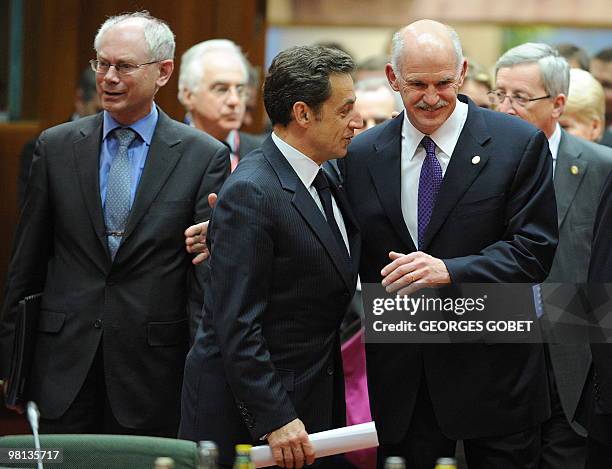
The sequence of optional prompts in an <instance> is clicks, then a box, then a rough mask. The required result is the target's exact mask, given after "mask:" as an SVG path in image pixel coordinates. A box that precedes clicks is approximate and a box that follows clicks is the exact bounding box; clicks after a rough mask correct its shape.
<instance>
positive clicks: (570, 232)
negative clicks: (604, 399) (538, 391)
mask: <svg viewBox="0 0 612 469" xmlns="http://www.w3.org/2000/svg"><path fill="white" fill-rule="evenodd" d="M572 169H573V172H572ZM610 170H612V149H610V148H608V147H605V146H602V145H597V144H595V143H591V142H588V141H586V140H584V139H581V138H578V137H574V136H573V135H570V134H568V133H567V132H565V131H561V141H560V143H559V152H558V155H557V163H556V169H555V176H554V186H555V195H556V200H557V213H558V224H559V245H558V247H557V252H556V254H555V259H554V261H553V265H552V268H551V269H550V274H549V276H548V278H547V282H551V283H552V284H553V285H550V286H548V285H546V284H544V285H542V292H543V294H544V297H546V296H547V293H548V290H549V289H550V290H553V291H551V292H550V294H551V298H554V296H555V294H554V289H556V288H558V287H559V285H555V284H577V283H585V282H586V281H587V274H588V268H589V260H590V258H591V240H592V238H593V224H594V223H595V214H596V211H597V204H596V203H594V202H595V201H598V200H599V196H600V194H601V189H602V187H603V184H604V182H605V179H606V175H607V174H608V173H609V172H610ZM562 288H571V287H570V286H569V285H567V286H563V287H562ZM574 307H576V306H574ZM547 308H548V305H547V304H544V311H545V312H546V310H547ZM555 332H556V330H555V328H554V327H553V328H552V329H551V337H550V340H551V341H552V342H555V341H559V342H562V340H561V339H558V338H557V337H555ZM549 352H550V358H551V363H552V369H553V372H554V376H555V381H556V384H557V390H558V392H559V398H560V400H561V405H562V407H563V410H564V412H565V415H566V417H567V419H568V421H569V422H573V420H574V417H575V413H576V408H577V406H578V402H579V401H580V396H581V394H582V389H583V387H584V384H585V382H586V379H587V375H588V372H589V368H590V366H591V353H590V349H589V345H588V344H587V343H583V344H563V343H560V344H555V343H551V344H550V345H549ZM573 428H574V430H575V431H576V432H578V433H579V434H581V435H583V436H585V432H584V430H583V429H582V428H581V427H579V426H577V425H575V424H574V425H573Z"/></svg>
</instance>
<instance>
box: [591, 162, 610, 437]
mask: <svg viewBox="0 0 612 469" xmlns="http://www.w3.org/2000/svg"><path fill="white" fill-rule="evenodd" d="M611 239H612V173H610V175H609V176H608V179H607V180H606V183H605V184H604V188H603V192H602V197H601V201H600V203H599V208H598V210H597V218H596V220H595V231H594V237H593V245H592V252H591V264H590V266H589V282H591V287H594V288H598V287H597V285H596V284H601V283H608V284H609V283H612V242H610V240H611ZM607 301H608V303H607V304H608V305H609V304H610V301H611V300H610V299H609V298H608V299H607ZM609 314H610V313H608V315H609ZM591 352H592V354H593V364H594V367H593V368H594V370H593V371H594V372H593V375H592V380H591V381H592V383H591V386H592V389H591V391H592V393H591V394H592V397H593V406H594V408H593V415H592V416H591V418H590V422H589V423H590V425H589V427H588V430H589V435H590V436H593V437H594V438H597V439H598V440H600V441H601V442H604V443H606V444H607V445H608V446H611V447H612V344H609V343H607V344H591Z"/></svg>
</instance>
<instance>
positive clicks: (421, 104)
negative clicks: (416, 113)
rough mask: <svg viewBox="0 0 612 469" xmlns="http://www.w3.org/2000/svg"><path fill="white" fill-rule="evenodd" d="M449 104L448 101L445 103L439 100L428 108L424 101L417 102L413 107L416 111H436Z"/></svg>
mask: <svg viewBox="0 0 612 469" xmlns="http://www.w3.org/2000/svg"><path fill="white" fill-rule="evenodd" d="M449 104H450V103H449V102H448V101H446V100H444V99H440V101H438V102H437V103H436V104H434V105H433V106H430V105H429V104H427V103H425V102H424V101H419V102H418V103H416V105H415V107H417V108H418V109H423V110H424V111H437V110H438V109H441V108H443V107H446V106H448V105H449Z"/></svg>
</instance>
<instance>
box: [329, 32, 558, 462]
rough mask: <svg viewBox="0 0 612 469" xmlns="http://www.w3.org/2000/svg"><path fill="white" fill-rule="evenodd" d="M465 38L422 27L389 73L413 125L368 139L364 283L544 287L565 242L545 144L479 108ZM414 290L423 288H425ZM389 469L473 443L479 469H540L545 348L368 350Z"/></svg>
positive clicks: (404, 43) (361, 161) (359, 156)
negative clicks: (465, 88) (472, 95)
mask: <svg viewBox="0 0 612 469" xmlns="http://www.w3.org/2000/svg"><path fill="white" fill-rule="evenodd" d="M466 70H467V63H466V60H465V59H464V58H463V54H462V51H461V44H460V41H459V38H458V36H457V34H456V32H455V31H454V30H452V29H451V28H450V27H448V26H446V25H443V24H440V23H437V22H435V21H430V20H422V21H417V22H415V23H413V24H411V25H409V26H406V27H405V28H403V29H401V30H400V31H399V32H397V33H396V34H395V36H394V38H393V52H392V63H391V64H388V65H387V67H386V73H387V77H388V79H389V82H390V83H391V86H392V87H393V89H395V90H396V91H399V92H400V94H401V96H402V99H403V102H404V107H405V112H404V113H402V114H400V115H399V116H398V117H396V118H395V119H392V120H390V121H388V122H385V123H383V124H381V125H379V126H377V127H374V128H373V129H371V130H369V131H366V132H364V133H363V134H360V135H358V136H357V137H356V138H355V139H354V140H353V143H352V144H351V146H350V148H349V153H348V155H347V157H346V159H345V160H343V161H342V162H341V163H344V170H345V182H344V184H345V186H344V187H345V188H346V190H347V194H348V197H349V202H350V203H351V207H352V208H353V210H354V213H355V216H356V218H357V221H358V224H359V226H360V227H361V230H362V246H363V247H362V251H361V268H360V276H361V281H362V282H363V283H364V284H366V283H368V282H371V283H380V282H381V280H382V284H383V285H384V286H385V287H386V288H387V289H388V290H389V291H397V290H399V289H403V288H406V287H409V286H410V285H411V284H413V283H416V285H417V286H418V285H424V284H438V285H445V284H451V283H461V282H541V281H542V280H544V278H546V276H547V275H548V271H549V268H550V265H551V263H552V259H553V255H554V251H555V246H556V243H557V219H556V210H555V199H554V190H553V183H552V165H551V160H550V156H549V153H548V145H547V142H546V137H545V135H544V134H543V133H542V132H541V131H539V130H538V129H536V128H534V127H533V126H531V125H529V124H527V123H525V122H523V121H521V120H519V119H514V118H512V117H509V116H506V115H503V114H501V113H495V112H492V111H489V110H487V109H482V108H480V107H478V106H476V105H475V104H474V103H473V102H472V101H470V100H469V99H467V98H466V97H464V96H461V95H459V96H458V91H457V90H458V88H459V87H460V86H461V84H462V82H463V78H464V77H465V74H466ZM413 288H414V287H413ZM366 356H367V369H368V384H369V391H370V399H371V404H372V416H373V418H374V420H375V421H376V425H377V429H378V432H379V441H380V443H381V447H380V451H379V462H380V465H381V466H382V462H383V460H384V458H385V457H386V456H389V455H402V456H404V457H405V458H407V460H408V464H407V465H408V466H409V467H413V468H418V469H428V468H431V467H433V466H434V464H435V460H436V458H438V457H440V456H445V455H452V454H453V453H454V451H455V444H456V440H464V447H465V453H466V457H467V462H468V464H469V466H470V468H471V469H474V468H476V469H479V468H483V469H484V468H491V467H500V468H501V467H503V468H504V469H509V468H516V469H519V468H522V469H524V468H527V467H529V468H534V467H536V466H535V465H536V463H537V459H538V454H539V449H540V445H539V425H540V424H541V423H542V422H543V421H545V420H546V419H547V418H548V417H549V415H550V406H549V398H548V389H547V378H546V369H545V357H544V350H543V347H542V346H541V344H505V345H503V344H437V345H434V344H431V345H411V344H376V343H369V344H368V343H366Z"/></svg>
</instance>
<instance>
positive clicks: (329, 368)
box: [327, 366, 334, 376]
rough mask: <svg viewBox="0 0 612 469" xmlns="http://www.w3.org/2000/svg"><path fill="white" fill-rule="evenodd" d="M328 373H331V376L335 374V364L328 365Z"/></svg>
mask: <svg viewBox="0 0 612 469" xmlns="http://www.w3.org/2000/svg"><path fill="white" fill-rule="evenodd" d="M327 374H328V375H330V376H331V375H333V374H334V367H333V366H328V367H327Z"/></svg>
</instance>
